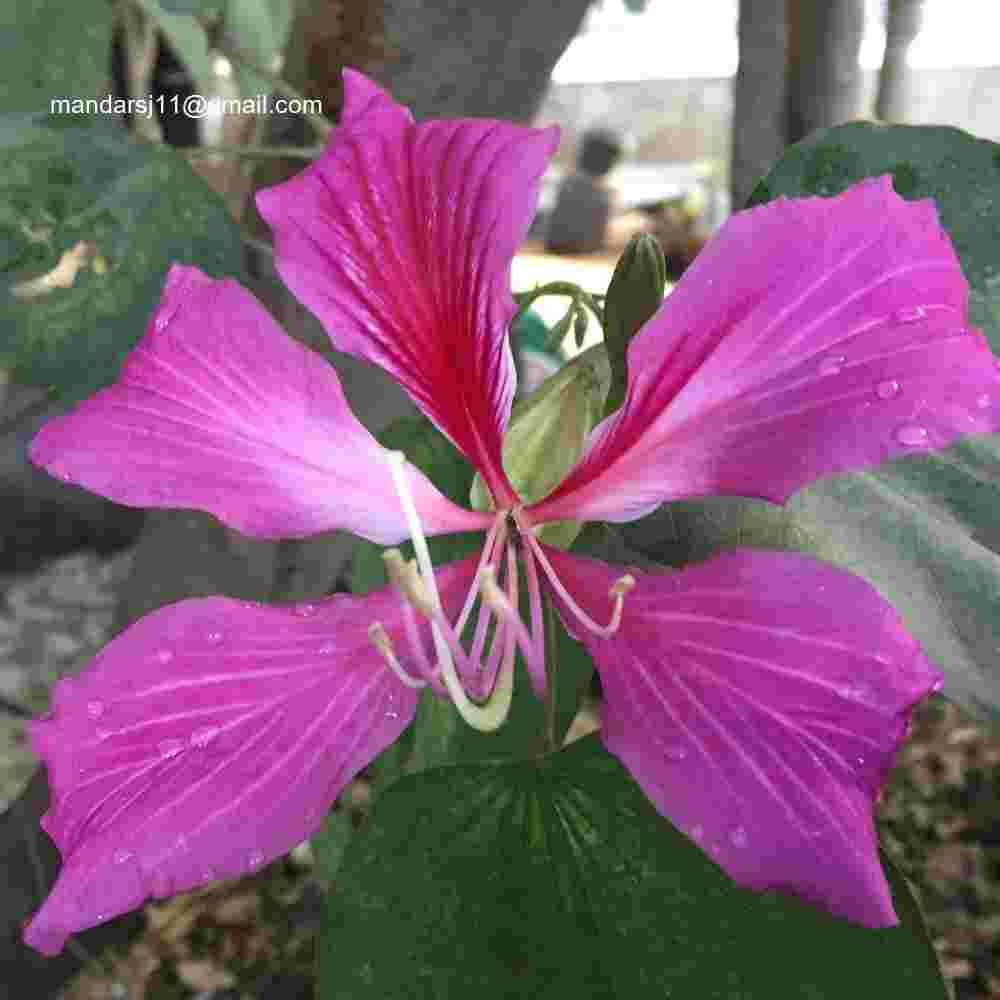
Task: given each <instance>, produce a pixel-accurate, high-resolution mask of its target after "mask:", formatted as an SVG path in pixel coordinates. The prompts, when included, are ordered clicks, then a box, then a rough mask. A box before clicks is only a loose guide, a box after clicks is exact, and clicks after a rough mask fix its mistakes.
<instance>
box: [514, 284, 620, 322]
mask: <svg viewBox="0 0 1000 1000" xmlns="http://www.w3.org/2000/svg"><path fill="white" fill-rule="evenodd" d="M545 295H566V296H569V298H571V299H572V300H573V302H574V304H576V303H579V302H582V303H583V304H584V305H585V306H586V307H587V308H588V309H589V310H590V311H591V312H592V313H593V314H594V315H595V316H596V317H597V322H598V323H600V324H601V326H602V328H603V326H604V309H603V308H602V307H601V302H602V301H603V299H604V296H603V295H596V294H593V293H591V292H586V291H584V290H583V289H582V288H581V287H580V286H579V285H574V284H573V282H571V281H550V282H548V284H545V285H539V286H538V287H537V288H532V289H531V291H530V292H519V293H518V294H516V295H515V296H514V301H515V302H517V312H516V313H514V318H513V319H512V320H511V325H512V326H513V324H514V323H516V322H517V321H518V319H520V318H521V316H522V315H523V314H524V313H525V312H526V311H527V310H528V308H529V307H530V306H531V304H532V303H533V302H534V301H535V299H540V298H542V297H543V296H545Z"/></svg>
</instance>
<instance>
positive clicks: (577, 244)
mask: <svg viewBox="0 0 1000 1000" xmlns="http://www.w3.org/2000/svg"><path fill="white" fill-rule="evenodd" d="M624 152H625V146H624V141H623V139H622V138H621V137H620V136H619V135H618V134H617V133H615V132H613V131H611V130H610V129H604V128H595V129H590V130H588V131H587V132H584V134H583V136H582V137H581V139H580V150H579V152H578V154H577V159H576V169H575V170H574V171H573V173H571V174H570V175H569V176H568V177H566V178H564V179H563V181H562V182H561V183H560V185H559V191H558V194H557V195H556V205H555V208H554V209H553V210H552V215H551V217H550V219H549V226H548V231H547V232H546V234H545V249H546V250H547V251H548V252H549V253H566V254H583V253H596V252H597V251H599V250H601V249H603V248H604V245H605V241H606V238H607V232H608V223H609V221H610V219H611V214H612V208H613V197H612V193H611V191H610V189H609V188H608V186H607V184H606V182H605V178H606V177H607V175H608V174H609V173H610V172H611V170H612V169H613V168H614V167H615V166H616V165H617V164H618V163H619V161H620V160H621V158H622V156H623V155H624Z"/></svg>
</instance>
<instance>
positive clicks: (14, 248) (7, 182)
mask: <svg viewBox="0 0 1000 1000" xmlns="http://www.w3.org/2000/svg"><path fill="white" fill-rule="evenodd" d="M81 244H85V245H89V246H90V247H91V248H92V256H91V257H90V259H89V261H87V262H85V263H84V264H83V266H81V267H80V268H79V270H78V271H77V272H76V273H75V274H74V275H72V276H71V280H72V284H71V285H70V286H69V287H55V288H51V289H49V290H41V291H39V290H38V289H37V285H33V283H37V279H38V278H39V277H40V276H42V275H45V274H47V273H49V272H51V271H52V270H53V269H54V268H55V267H56V264H57V263H58V262H59V261H60V259H61V258H62V257H63V255H64V254H65V253H66V252H67V251H72V250H73V248H74V247H79V246H80V245H81ZM174 261H179V262H183V263H186V264H197V265H198V266H199V267H202V268H204V269H205V270H206V271H208V272H210V273H212V274H214V275H216V276H219V275H223V274H227V273H230V274H233V273H235V274H238V273H239V272H240V270H241V267H242V248H241V242H240V235H239V230H238V228H237V226H236V224H235V223H234V222H233V221H232V219H231V218H230V216H229V214H228V213H227V212H226V209H225V206H224V204H223V203H222V200H221V199H220V198H219V197H218V196H217V195H216V194H214V193H213V192H212V191H211V189H210V188H209V187H208V186H207V185H206V184H205V183H204V181H202V180H201V178H199V177H198V176H197V175H196V174H195V173H194V172H193V171H192V170H191V168H190V167H189V166H188V164H187V162H186V161H185V160H184V159H183V158H182V157H181V156H179V155H178V154H176V153H175V152H173V151H172V150H170V149H169V148H166V147H155V146H149V145H145V144H141V143H138V142H135V141H132V140H130V139H129V138H128V136H127V134H126V133H125V132H124V131H123V130H122V129H120V128H117V127H115V126H112V125H110V124H107V123H102V122H93V123H91V124H89V125H87V126H81V125H80V124H79V123H73V122H67V121H66V120H64V119H58V118H53V117H45V116H35V117H19V116H12V115H8V116H0V328H2V329H3V331H4V336H3V338H2V340H0V366H3V367H8V368H11V369H13V373H14V376H15V378H17V379H19V380H21V381H24V382H28V383H32V384H36V385H44V386H53V387H55V388H57V389H59V390H61V391H62V392H64V393H65V394H67V395H68V396H70V397H73V398H79V397H82V396H85V395H87V394H89V393H91V392H93V391H94V390H95V389H97V388H99V387H101V386H102V385H105V384H107V383H108V382H110V381H112V380H113V378H114V376H115V374H116V373H117V371H118V368H119V367H120V365H121V361H122V359H123V358H124V356H125V354H126V353H127V351H128V350H129V348H131V347H132V345H133V344H134V343H135V341H136V340H137V339H138V338H139V337H140V336H141V335H142V333H143V331H144V329H145V326H146V322H147V320H148V319H149V315H150V312H151V311H152V309H153V307H154V306H155V305H156V302H157V301H158V299H159V295H160V289H161V287H162V284H163V278H164V276H165V274H166V272H167V268H168V267H169V266H170V264H171V263H173V262H174ZM33 287H35V291H34V292H31V289H32V288H33ZM25 289H28V290H29V294H25Z"/></svg>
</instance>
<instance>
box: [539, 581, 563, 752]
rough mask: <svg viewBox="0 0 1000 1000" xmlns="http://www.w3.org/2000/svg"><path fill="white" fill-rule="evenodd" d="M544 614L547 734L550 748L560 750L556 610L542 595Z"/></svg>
mask: <svg viewBox="0 0 1000 1000" xmlns="http://www.w3.org/2000/svg"><path fill="white" fill-rule="evenodd" d="M542 614H543V616H544V618H545V736H546V738H547V739H548V742H549V749H550V750H558V749H559V744H558V743H557V742H556V677H557V675H558V673H559V659H558V657H557V656H556V638H557V633H556V612H555V609H554V608H553V607H552V602H551V601H550V600H549V598H548V597H547V596H546V595H542Z"/></svg>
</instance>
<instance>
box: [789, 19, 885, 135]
mask: <svg viewBox="0 0 1000 1000" xmlns="http://www.w3.org/2000/svg"><path fill="white" fill-rule="evenodd" d="M864 30H865V5H864V0H789V2H788V120H787V131H786V135H785V138H786V140H787V141H788V142H789V143H793V142H798V141H799V139H802V138H803V137H804V136H806V135H808V134H809V133H810V132H813V131H815V130H816V129H819V128H828V127H829V126H831V125H839V124H841V123H842V122H845V121H849V120H850V119H851V118H855V117H857V116H858V114H859V113H861V111H862V110H863V109H862V107H861V93H862V76H861V66H860V64H859V62H858V54H859V52H860V51H861V38H862V36H863V35H864Z"/></svg>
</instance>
